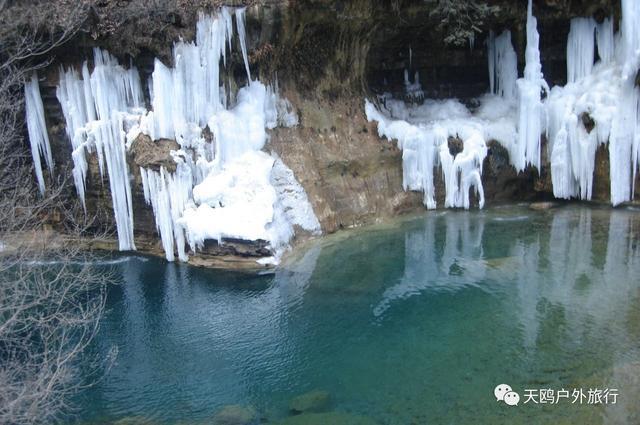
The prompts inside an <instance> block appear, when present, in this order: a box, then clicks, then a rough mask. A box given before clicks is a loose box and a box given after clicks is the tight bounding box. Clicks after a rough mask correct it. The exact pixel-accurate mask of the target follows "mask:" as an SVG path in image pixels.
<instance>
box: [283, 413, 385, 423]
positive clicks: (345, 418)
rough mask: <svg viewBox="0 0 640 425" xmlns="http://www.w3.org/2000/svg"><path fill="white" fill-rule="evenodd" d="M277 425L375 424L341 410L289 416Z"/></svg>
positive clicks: (364, 417) (366, 418)
mask: <svg viewBox="0 0 640 425" xmlns="http://www.w3.org/2000/svg"><path fill="white" fill-rule="evenodd" d="M278 424H279V425H377V424H378V423H377V422H376V421H374V420H373V419H371V418H368V417H366V416H360V415H352V414H350V413H343V412H327V413H305V414H302V415H296V416H290V417H288V418H287V419H285V420H283V421H281V422H278Z"/></svg>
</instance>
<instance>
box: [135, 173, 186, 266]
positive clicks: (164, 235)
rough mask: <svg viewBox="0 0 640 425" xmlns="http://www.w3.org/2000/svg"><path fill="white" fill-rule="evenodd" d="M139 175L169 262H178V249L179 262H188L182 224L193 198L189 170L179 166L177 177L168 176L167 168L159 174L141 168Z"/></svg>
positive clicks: (175, 175) (173, 175) (174, 175)
mask: <svg viewBox="0 0 640 425" xmlns="http://www.w3.org/2000/svg"><path fill="white" fill-rule="evenodd" d="M140 174H141V176H142V185H143V188H144V194H145V201H146V202H147V204H149V205H151V208H152V209H153V213H154V217H155V220H156V229H157V230H158V233H159V234H160V239H161V240H162V248H163V249H164V252H165V256H166V258H167V260H168V261H174V260H175V255H174V250H175V248H177V251H178V258H179V259H180V261H188V259H189V258H188V256H187V254H186V252H185V234H184V229H183V228H182V226H181V225H180V224H179V221H180V219H181V218H182V213H183V211H184V209H185V206H186V204H187V201H188V200H189V198H190V197H191V188H192V185H193V178H192V175H191V169H190V167H189V166H187V165H186V164H185V163H184V162H180V163H179V164H178V166H177V168H176V173H174V174H171V173H168V172H167V171H166V169H165V168H164V167H161V168H160V171H159V172H158V171H153V170H146V169H144V168H140ZM174 241H175V248H174Z"/></svg>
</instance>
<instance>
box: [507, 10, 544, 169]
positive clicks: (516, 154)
mask: <svg viewBox="0 0 640 425" xmlns="http://www.w3.org/2000/svg"><path fill="white" fill-rule="evenodd" d="M531 1H532V0H529V5H528V7H527V47H526V51H525V61H526V64H525V68H524V78H520V79H519V80H518V82H517V84H518V126H517V128H518V138H517V140H516V143H515V144H514V145H512V148H511V149H510V152H509V155H510V158H511V163H512V164H513V166H514V167H515V169H516V170H517V171H523V170H524V169H525V168H526V166H527V165H532V166H534V167H536V168H537V169H538V170H540V137H541V135H542V132H543V131H544V128H545V127H544V109H543V105H542V100H541V92H542V90H546V91H549V86H548V85H547V83H546V81H545V80H544V77H543V75H542V65H541V64H540V49H539V45H540V34H538V28H537V25H538V22H537V20H536V18H535V17H534V16H533V6H532V3H531Z"/></svg>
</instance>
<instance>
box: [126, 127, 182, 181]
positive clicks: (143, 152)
mask: <svg viewBox="0 0 640 425" xmlns="http://www.w3.org/2000/svg"><path fill="white" fill-rule="evenodd" d="M178 149H180V145H179V144H178V143H177V142H176V141H175V140H170V139H158V140H156V141H153V140H151V137H149V136H147V135H146V134H142V133H140V134H139V135H138V137H136V138H135V140H134V141H133V143H131V149H130V150H129V153H130V154H131V155H132V156H133V162H135V164H136V165H137V166H138V167H144V168H148V169H152V170H155V171H158V170H160V167H164V168H165V169H166V170H167V171H170V172H172V173H173V172H175V171H176V162H175V161H174V160H173V158H172V157H171V151H177V150H178Z"/></svg>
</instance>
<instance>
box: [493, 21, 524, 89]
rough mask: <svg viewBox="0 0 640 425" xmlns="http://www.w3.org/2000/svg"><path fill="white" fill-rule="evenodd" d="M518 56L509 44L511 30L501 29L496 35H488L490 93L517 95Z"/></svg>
mask: <svg viewBox="0 0 640 425" xmlns="http://www.w3.org/2000/svg"><path fill="white" fill-rule="evenodd" d="M517 80H518V57H517V56H516V52H515V50H514V49H513V45H512V44H511V31H503V32H502V34H500V35H499V36H498V37H496V36H495V34H494V33H493V31H492V32H491V34H490V35H489V81H490V86H491V93H492V94H496V95H499V96H502V97H504V98H505V99H515V98H516V97H517V95H518V90H517V85H516V81H517Z"/></svg>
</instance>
